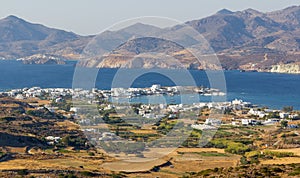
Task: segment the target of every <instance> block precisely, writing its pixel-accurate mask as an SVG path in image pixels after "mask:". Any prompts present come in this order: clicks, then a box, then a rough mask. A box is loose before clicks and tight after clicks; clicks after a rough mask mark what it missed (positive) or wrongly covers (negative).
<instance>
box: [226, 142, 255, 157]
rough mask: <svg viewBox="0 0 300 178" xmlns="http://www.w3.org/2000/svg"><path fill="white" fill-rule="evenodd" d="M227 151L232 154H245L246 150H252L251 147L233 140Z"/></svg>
mask: <svg viewBox="0 0 300 178" xmlns="http://www.w3.org/2000/svg"><path fill="white" fill-rule="evenodd" d="M225 151H226V152H228V153H232V154H244V153H245V152H247V151H250V148H249V147H248V146H246V145H244V144H242V143H235V142H233V143H229V144H228V146H227V148H226V149H225Z"/></svg>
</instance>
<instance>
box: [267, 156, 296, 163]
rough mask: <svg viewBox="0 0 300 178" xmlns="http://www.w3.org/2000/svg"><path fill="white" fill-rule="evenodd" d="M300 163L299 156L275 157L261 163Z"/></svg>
mask: <svg viewBox="0 0 300 178" xmlns="http://www.w3.org/2000/svg"><path fill="white" fill-rule="evenodd" d="M292 163H300V158H299V157H286V158H275V159H272V160H263V161H261V164H292Z"/></svg>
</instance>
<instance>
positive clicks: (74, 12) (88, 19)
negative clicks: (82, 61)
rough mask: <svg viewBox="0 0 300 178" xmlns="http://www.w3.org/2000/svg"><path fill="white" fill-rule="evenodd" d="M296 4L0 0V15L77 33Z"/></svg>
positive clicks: (266, 0) (282, 0)
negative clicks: (145, 20)
mask: <svg viewBox="0 0 300 178" xmlns="http://www.w3.org/2000/svg"><path fill="white" fill-rule="evenodd" d="M292 5H300V1H299V0H1V5H0V18H4V17H6V16H8V15H15V16H18V17H20V18H23V19H25V20H27V21H30V22H34V23H40V24H43V25H46V26H48V27H53V28H58V29H63V30H66V31H72V32H74V33H77V34H81V35H92V34H98V33H99V32H101V31H103V30H105V29H107V28H108V27H110V26H112V25H113V24H115V23H118V22H120V21H124V20H126V19H130V18H137V17H141V16H159V17H167V18H172V19H175V20H177V21H180V22H184V21H188V20H195V19H200V18H203V17H206V16H209V15H212V14H214V13H216V12H217V11H218V10H220V9H223V8H226V9H229V10H232V11H240V10H244V9H247V8H253V9H256V10H259V11H263V12H269V11H274V10H280V9H283V8H286V7H289V6H292Z"/></svg>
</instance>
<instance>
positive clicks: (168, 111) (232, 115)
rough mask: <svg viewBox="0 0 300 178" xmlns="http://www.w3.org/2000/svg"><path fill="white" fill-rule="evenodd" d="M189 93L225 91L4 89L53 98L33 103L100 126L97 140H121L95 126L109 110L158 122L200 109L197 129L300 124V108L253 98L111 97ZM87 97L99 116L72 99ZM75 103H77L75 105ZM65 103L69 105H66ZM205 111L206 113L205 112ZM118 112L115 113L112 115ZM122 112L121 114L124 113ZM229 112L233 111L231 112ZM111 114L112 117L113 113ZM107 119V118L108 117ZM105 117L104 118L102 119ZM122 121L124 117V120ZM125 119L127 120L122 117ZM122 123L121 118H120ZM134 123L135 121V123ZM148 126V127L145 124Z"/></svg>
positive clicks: (86, 125)
mask: <svg viewBox="0 0 300 178" xmlns="http://www.w3.org/2000/svg"><path fill="white" fill-rule="evenodd" d="M186 93H196V94H199V95H205V96H208V95H217V96H224V95H225V93H222V92H220V91H219V90H217V89H209V88H204V87H182V86H181V87H178V86H177V87H176V86H175V87H161V86H160V85H153V86H152V87H150V88H129V89H124V88H113V89H111V90H98V89H92V90H84V89H67V88H46V89H42V88H40V87H32V88H24V89H14V90H10V91H7V92H2V93H1V94H2V95H7V96H9V97H13V98H15V99H18V100H25V99H30V98H40V99H43V100H49V101H51V102H49V103H46V104H44V105H42V106H41V105H38V106H37V104H36V103H30V104H31V105H32V106H34V107H36V109H37V110H39V109H42V108H46V109H47V110H49V111H50V112H57V111H59V112H60V113H62V114H64V115H65V116H66V117H69V118H74V119H75V120H76V122H77V123H78V124H79V125H80V126H82V130H83V131H85V132H93V133H95V132H96V130H98V132H100V133H99V134H97V137H94V138H91V140H93V141H96V140H100V141H103V140H104V141H107V140H118V137H117V136H116V135H115V133H113V132H111V130H102V131H101V130H100V131H99V129H95V126H97V125H101V124H105V122H104V121H103V119H104V117H106V116H105V113H106V114H109V115H110V116H112V117H113V118H118V117H119V118H122V119H123V120H124V122H125V123H126V122H127V121H126V117H138V118H139V119H143V120H144V122H145V123H147V122H148V123H157V122H160V121H161V120H163V119H168V120H176V119H180V115H179V113H184V112H194V113H195V112H196V115H195V117H194V118H189V119H191V120H192V122H194V123H190V124H189V125H187V126H188V127H192V128H193V129H196V130H217V129H218V128H219V127H220V126H221V125H232V126H249V127H256V126H260V125H262V126H263V125H265V126H270V125H281V124H283V125H284V126H285V127H287V128H298V127H299V125H297V124H294V122H293V121H295V120H298V119H299V118H300V117H299V112H298V111H293V108H291V107H286V108H283V110H274V109H268V108H260V107H258V106H256V105H254V104H252V103H250V102H245V101H242V100H238V99H235V100H233V101H226V102H198V103H193V104H166V103H165V104H143V103H138V104H137V103H136V104H135V105H134V106H129V107H128V105H127V104H126V103H113V102H111V100H110V99H111V98H124V97H125V98H131V97H140V96H143V95H144V96H152V95H176V94H177V95H178V94H186ZM80 99H84V100H86V101H87V102H88V103H89V104H96V105H97V106H98V112H99V113H98V114H99V115H96V116H88V115H86V113H85V112H84V109H83V108H80V105H76V104H74V103H72V101H73V102H74V101H76V100H80ZM72 104H73V105H72ZM65 105H68V107H66V106H65ZM126 109H130V110H134V111H135V112H134V113H133V115H132V114H128V113H127V114H128V116H126V115H125V116H124V114H123V113H124V110H126ZM212 111H214V112H218V113H221V114H222V115H221V116H218V118H213V117H211V116H210V115H213V114H210V113H211V112H212ZM203 112H206V113H205V115H204V116H205V117H202V120H201V119H199V118H201V115H203ZM113 113H114V115H112V114H113ZM120 113H121V114H120ZM228 114H229V115H228ZM110 116H108V117H110ZM106 119H107V118H106ZM99 120H101V121H99ZM120 122H121V121H120ZM122 122H123V121H122ZM117 124H118V122H117ZM132 126H134V124H133V125H132ZM141 129H144V128H141ZM60 139H61V138H59V137H54V136H51V135H49V136H47V137H46V140H48V143H49V144H51V145H54V144H55V143H58V142H59V140H60Z"/></svg>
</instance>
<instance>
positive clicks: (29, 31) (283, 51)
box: [0, 6, 300, 72]
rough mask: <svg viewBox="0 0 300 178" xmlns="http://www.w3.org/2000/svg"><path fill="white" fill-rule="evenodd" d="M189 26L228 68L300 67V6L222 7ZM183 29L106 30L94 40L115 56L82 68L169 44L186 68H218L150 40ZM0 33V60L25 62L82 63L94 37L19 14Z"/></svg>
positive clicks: (115, 63) (144, 63) (118, 62)
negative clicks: (50, 58) (42, 58)
mask: <svg viewBox="0 0 300 178" xmlns="http://www.w3.org/2000/svg"><path fill="white" fill-rule="evenodd" d="M185 25H189V26H191V27H193V28H194V29H195V30H197V31H198V32H199V33H201V34H202V35H203V36H204V37H205V39H206V40H207V41H208V42H209V44H210V46H211V47H212V48H213V50H214V51H215V52H216V54H217V55H218V57H219V59H220V61H221V63H222V65H223V68H225V69H244V70H259V71H271V70H272V68H273V67H274V66H277V68H278V65H287V64H288V65H298V64H299V63H300V6H292V7H289V8H286V9H283V10H279V11H274V12H268V13H262V12H259V11H256V10H253V9H246V10H243V11H237V12H232V11H230V10H227V9H223V10H220V11H218V12H217V13H216V14H214V15H212V16H209V17H206V18H203V19H200V20H193V21H188V22H186V23H185ZM183 28H184V25H182V24H178V25H176V26H174V27H170V28H164V29H161V28H158V27H154V26H151V25H145V24H141V23H137V24H134V25H132V26H129V27H126V28H124V29H121V30H118V31H106V32H104V33H103V34H101V35H99V36H97V37H96V39H97V40H96V41H101V42H102V43H101V44H96V46H97V47H99V48H101V49H103V50H107V51H112V53H111V54H110V55H108V56H106V57H104V59H103V58H102V59H101V62H97V60H99V59H96V58H93V59H91V60H90V61H85V62H83V64H84V65H85V66H95V67H120V66H122V63H126V60H130V58H131V57H132V56H135V55H138V54H139V53H140V51H136V49H139V50H142V51H143V52H156V53H157V52H159V51H160V50H161V49H162V48H161V47H163V46H165V45H170V49H168V50H167V51H168V53H169V54H170V55H171V56H173V57H176V58H177V59H179V61H181V62H183V61H185V62H183V63H184V66H185V67H190V68H196V69H205V68H206V67H208V68H209V67H211V68H214V66H213V65H207V66H206V67H204V66H201V65H203V64H200V65H196V64H195V63H194V62H192V60H191V58H193V56H192V55H191V54H188V52H187V51H186V50H185V49H182V46H180V45H178V44H177V45H175V44H174V43H171V42H168V41H164V40H159V39H155V38H150V37H151V36H153V35H155V36H157V35H159V34H165V33H169V34H172V33H175V32H178V31H180V30H182V29H183ZM0 34H1V36H0V57H1V58H6V59H13V58H21V57H23V58H24V57H27V56H31V55H36V54H50V55H55V56H61V57H62V58H65V59H79V58H80V54H81V53H82V51H83V49H84V48H85V46H86V45H87V44H88V43H89V42H91V40H92V39H93V38H94V37H95V36H80V35H77V34H74V33H72V32H66V31H63V30H57V29H53V28H47V27H45V26H43V25H38V24H32V23H29V22H26V21H24V20H22V19H20V18H18V17H15V16H9V17H7V18H4V19H2V20H0ZM147 35H148V36H149V37H146V38H145V37H144V36H147ZM176 38H177V39H176V41H179V42H181V43H183V44H186V45H187V46H192V45H193V43H194V42H195V39H193V38H187V37H186V36H184V35H183V36H177V37H176ZM120 44H121V45H120ZM153 44H155V45H153ZM137 45H139V46H137ZM141 45H144V47H141ZM165 50H166V49H165ZM86 52H87V53H88V52H89V51H86ZM91 52H92V51H91ZM122 55H124V56H122ZM116 56H117V57H116ZM110 59H112V61H111V62H109V60H110ZM145 59H146V58H145ZM150 61H152V62H149V59H148V58H147V60H141V59H139V62H138V65H133V64H132V62H131V64H130V65H129V66H127V67H129V68H131V67H146V68H151V67H154V66H155V65H154V64H157V61H155V60H153V59H151V60H150ZM135 63H136V62H135ZM151 63H153V64H151ZM158 67H166V65H165V64H159V65H158ZM273 71H274V70H273ZM279 72H280V71H279Z"/></svg>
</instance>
